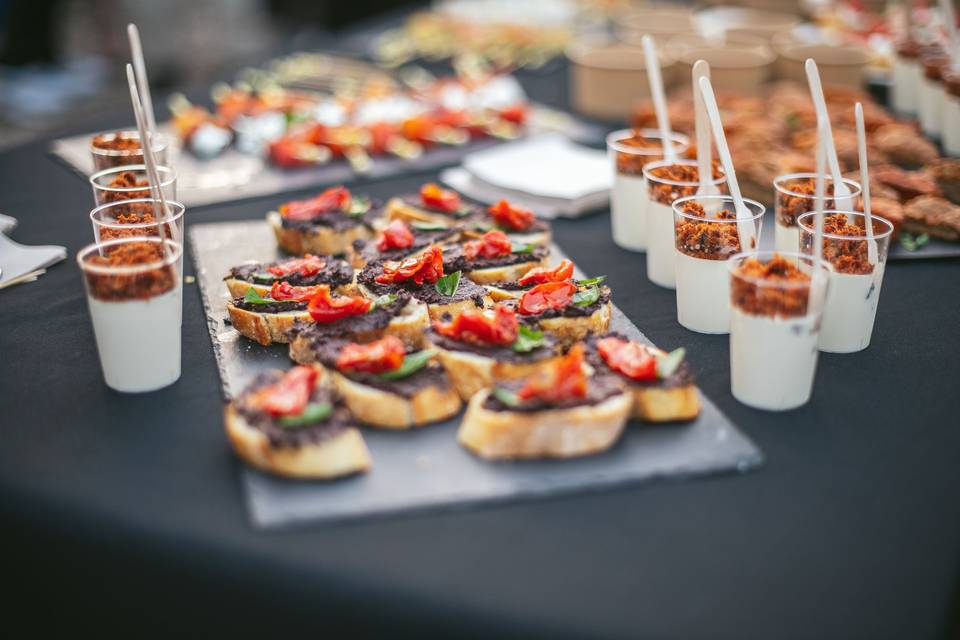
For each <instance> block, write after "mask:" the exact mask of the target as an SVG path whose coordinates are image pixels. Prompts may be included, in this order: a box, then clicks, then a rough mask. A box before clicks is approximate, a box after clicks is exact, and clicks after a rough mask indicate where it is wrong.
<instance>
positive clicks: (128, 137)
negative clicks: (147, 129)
mask: <svg viewBox="0 0 960 640" xmlns="http://www.w3.org/2000/svg"><path fill="white" fill-rule="evenodd" d="M117 141H135V142H136V146H135V147H132V148H129V149H112V148H109V146H110V145H112V144H115V143H116V142H117ZM150 141H151V142H152V143H153V145H152V146H153V157H154V158H155V159H156V162H157V164H162V165H166V164H167V149H168V148H169V146H170V142H169V140H168V139H167V136H165V135H163V134H162V133H154V134H153V135H152V136H151V137H150ZM90 155H92V156H93V170H94V172H96V171H102V170H103V169H109V168H110V167H121V166H123V165H128V164H143V151H142V149H141V148H140V132H138V131H110V132H107V133H98V134H97V135H95V136H94V137H93V139H92V140H91V141H90Z"/></svg>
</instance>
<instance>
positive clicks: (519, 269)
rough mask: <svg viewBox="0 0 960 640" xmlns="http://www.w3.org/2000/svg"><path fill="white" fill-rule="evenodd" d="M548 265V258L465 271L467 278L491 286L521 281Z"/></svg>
mask: <svg viewBox="0 0 960 640" xmlns="http://www.w3.org/2000/svg"><path fill="white" fill-rule="evenodd" d="M546 263H547V258H546V257H544V258H543V259H542V260H531V261H530V262H520V263H517V264H511V265H506V266H503V267H488V268H486V269H474V270H473V271H464V272H463V275H465V276H467V277H468V278H470V279H471V280H473V281H474V282H476V283H477V284H483V285H486V284H491V283H494V282H513V281H514V280H519V279H520V278H522V277H523V276H524V275H526V273H527V272H528V271H530V270H531V269H534V268H536V267H543V266H545V265H546Z"/></svg>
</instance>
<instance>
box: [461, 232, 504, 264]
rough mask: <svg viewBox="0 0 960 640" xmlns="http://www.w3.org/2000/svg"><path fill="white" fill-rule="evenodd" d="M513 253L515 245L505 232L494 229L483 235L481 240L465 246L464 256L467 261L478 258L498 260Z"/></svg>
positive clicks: (466, 243) (472, 241)
mask: <svg viewBox="0 0 960 640" xmlns="http://www.w3.org/2000/svg"><path fill="white" fill-rule="evenodd" d="M511 253H513V243H512V242H510V238H508V237H507V234H505V233H504V232H503V231H499V230H497V229H493V230H491V231H487V232H486V233H485V234H483V237H481V238H480V239H479V240H470V241H469V242H465V243H464V244H463V255H464V256H465V257H466V258H467V260H476V259H477V258H498V257H500V256H508V255H510V254H511Z"/></svg>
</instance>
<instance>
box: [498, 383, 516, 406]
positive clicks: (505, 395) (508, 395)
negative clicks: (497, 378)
mask: <svg viewBox="0 0 960 640" xmlns="http://www.w3.org/2000/svg"><path fill="white" fill-rule="evenodd" d="M491 393H492V394H493V397H494V398H496V399H497V400H499V401H500V402H501V403H502V404H503V405H504V406H507V407H519V406H520V398H518V397H517V394H515V393H514V392H512V391H507V390H506V389H502V388H500V387H494V388H493V390H492V391H491Z"/></svg>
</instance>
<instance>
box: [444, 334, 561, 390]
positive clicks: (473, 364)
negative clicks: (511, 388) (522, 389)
mask: <svg viewBox="0 0 960 640" xmlns="http://www.w3.org/2000/svg"><path fill="white" fill-rule="evenodd" d="M432 348H434V349H436V350H437V354H438V357H439V359H440V362H441V364H443V368H444V369H446V370H447V375H448V376H450V381H451V382H452V383H453V386H454V387H455V388H456V389H457V393H459V394H460V397H461V398H463V399H464V400H469V399H470V398H472V397H473V396H474V395H475V394H476V393H477V392H478V391H480V390H481V389H486V388H487V387H492V386H493V385H494V384H495V383H496V382H499V381H501V380H516V379H518V378H526V377H527V376H529V375H530V374H532V373H534V372H535V371H536V370H537V369H538V368H540V367H543V366H547V365H550V364H553V363H554V362H556V360H557V358H559V356H553V357H549V358H543V359H540V360H536V361H531V362H505V361H498V360H494V359H493V358H489V357H487V356H483V355H480V354H477V353H471V352H469V351H454V350H452V349H443V348H442V347H438V346H436V345H434V346H433V347H432Z"/></svg>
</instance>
